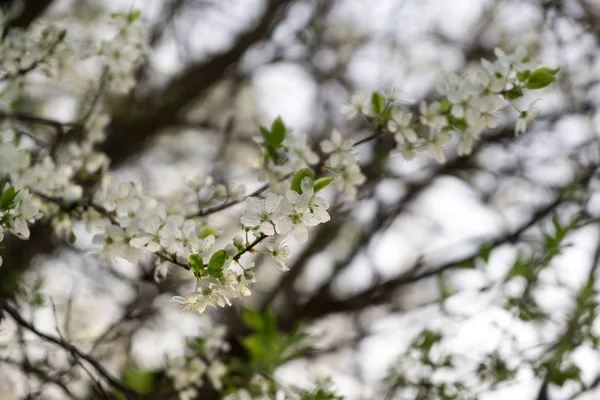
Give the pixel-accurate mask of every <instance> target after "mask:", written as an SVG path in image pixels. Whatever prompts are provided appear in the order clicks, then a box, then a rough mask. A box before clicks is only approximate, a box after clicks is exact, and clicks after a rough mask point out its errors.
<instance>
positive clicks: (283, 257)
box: [265, 236, 292, 271]
mask: <svg viewBox="0 0 600 400" xmlns="http://www.w3.org/2000/svg"><path fill="white" fill-rule="evenodd" d="M265 244H266V245H267V249H269V254H270V255H271V256H272V257H273V260H275V264H277V267H278V268H279V269H280V270H282V271H288V270H289V268H288V267H287V265H286V264H287V262H288V261H289V260H290V258H292V253H291V251H290V247H289V245H288V244H287V242H286V241H285V237H284V236H279V237H272V238H269V239H267V240H266V242H265Z"/></svg>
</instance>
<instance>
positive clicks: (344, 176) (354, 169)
mask: <svg viewBox="0 0 600 400" xmlns="http://www.w3.org/2000/svg"><path fill="white" fill-rule="evenodd" d="M337 173H338V175H337V176H336V178H335V180H334V182H335V184H336V187H337V188H338V189H339V190H341V191H343V192H344V193H345V194H346V196H348V198H350V199H355V198H356V193H357V190H356V187H357V186H360V185H362V184H363V183H365V180H366V179H367V178H366V177H365V176H364V175H363V173H362V172H361V170H360V167H359V166H358V164H352V165H346V166H344V167H342V168H340V169H339V170H338V171H337Z"/></svg>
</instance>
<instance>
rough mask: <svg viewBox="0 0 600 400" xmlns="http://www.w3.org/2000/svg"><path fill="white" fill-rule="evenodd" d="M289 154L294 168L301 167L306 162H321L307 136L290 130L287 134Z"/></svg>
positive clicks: (309, 163) (312, 163)
mask: <svg viewBox="0 0 600 400" xmlns="http://www.w3.org/2000/svg"><path fill="white" fill-rule="evenodd" d="M285 143H286V144H287V152H286V154H287V156H288V158H289V162H290V165H292V167H293V168H294V169H299V168H302V167H304V166H306V164H308V165H314V164H316V163H318V162H319V156H318V155H317V153H315V152H314V151H312V150H311V148H310V147H309V146H308V143H307V136H306V135H304V134H301V133H294V132H290V133H288V134H287V135H286V138H285Z"/></svg>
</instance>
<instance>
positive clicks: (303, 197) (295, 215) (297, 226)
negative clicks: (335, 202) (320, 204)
mask: <svg viewBox="0 0 600 400" xmlns="http://www.w3.org/2000/svg"><path fill="white" fill-rule="evenodd" d="M309 202H310V196H309V195H308V194H307V193H303V194H298V193H296V192H295V191H293V190H288V191H287V193H286V197H285V198H283V199H282V200H281V203H280V204H279V210H280V212H279V213H278V214H277V215H275V217H274V218H273V221H274V222H275V228H276V230H277V233H279V234H286V233H288V232H289V231H290V230H292V231H293V233H294V236H295V237H296V239H297V240H298V241H299V242H301V243H304V242H306V240H307V239H308V231H307V230H306V227H307V226H314V225H317V224H318V222H317V221H316V220H315V218H314V217H313V216H312V213H311V212H310V210H309V209H308V203H309Z"/></svg>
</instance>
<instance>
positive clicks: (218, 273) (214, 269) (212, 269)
mask: <svg viewBox="0 0 600 400" xmlns="http://www.w3.org/2000/svg"><path fill="white" fill-rule="evenodd" d="M226 259H227V254H226V253H225V250H222V249H221V250H217V251H216V252H215V254H213V255H212V257H211V258H210V261H209V262H208V269H207V271H208V274H209V275H210V276H213V277H215V278H220V277H222V276H223V265H225V260H226Z"/></svg>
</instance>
